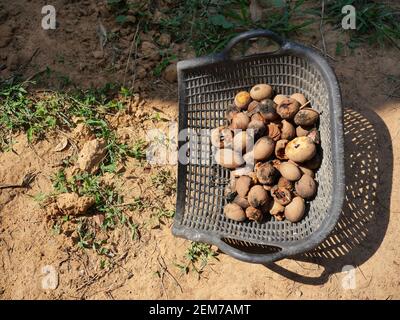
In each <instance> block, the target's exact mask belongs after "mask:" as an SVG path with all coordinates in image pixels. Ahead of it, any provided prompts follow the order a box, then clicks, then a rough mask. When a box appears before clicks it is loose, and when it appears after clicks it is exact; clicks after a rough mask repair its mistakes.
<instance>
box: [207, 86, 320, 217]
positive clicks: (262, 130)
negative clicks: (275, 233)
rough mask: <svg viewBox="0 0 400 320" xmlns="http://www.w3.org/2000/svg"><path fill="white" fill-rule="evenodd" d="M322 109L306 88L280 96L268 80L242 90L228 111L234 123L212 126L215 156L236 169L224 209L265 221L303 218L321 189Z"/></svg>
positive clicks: (228, 214)
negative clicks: (318, 177) (306, 93)
mask: <svg viewBox="0 0 400 320" xmlns="http://www.w3.org/2000/svg"><path fill="white" fill-rule="evenodd" d="M319 115H320V114H319V112H318V111H317V110H315V109H313V108H312V107H311V105H310V102H309V101H307V99H306V98H305V96H304V95H303V94H301V93H295V94H292V95H291V96H290V97H287V96H284V95H281V94H277V95H275V96H274V91H273V89H272V87H271V86H270V85H268V84H257V85H255V86H254V87H253V88H251V90H250V92H247V91H240V92H239V93H237V94H236V96H235V99H234V102H233V104H232V105H231V106H230V107H229V109H228V112H227V115H226V116H227V120H228V122H229V125H226V126H221V127H218V128H215V129H213V130H212V131H211V143H212V145H213V146H214V147H215V148H216V152H215V161H216V162H217V164H218V165H220V166H222V167H224V168H228V169H231V170H232V171H231V181H230V183H229V184H228V186H227V188H226V191H225V195H226V199H227V203H226V205H225V207H224V214H225V216H226V217H227V218H229V219H233V220H236V221H245V220H246V219H249V220H255V221H257V222H261V221H262V220H263V219H264V218H266V217H267V216H269V215H272V216H274V217H275V219H276V220H278V221H281V220H284V219H285V218H286V219H287V220H288V221H290V222H298V221H300V220H301V219H302V218H303V216H304V214H305V208H306V201H311V200H312V199H313V198H314V197H315V195H316V193H317V183H316V181H315V180H314V177H315V172H316V170H318V168H319V166H320V164H321V161H322V156H321V152H319V151H318V150H319V148H318V145H319V144H320V136H319V131H318V122H319Z"/></svg>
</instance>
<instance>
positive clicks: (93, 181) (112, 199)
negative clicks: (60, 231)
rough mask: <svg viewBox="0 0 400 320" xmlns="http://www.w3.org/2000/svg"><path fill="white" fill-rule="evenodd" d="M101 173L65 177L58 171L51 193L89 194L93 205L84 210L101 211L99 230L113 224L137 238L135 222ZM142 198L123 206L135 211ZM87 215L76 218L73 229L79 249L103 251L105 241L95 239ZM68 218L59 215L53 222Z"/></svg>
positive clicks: (96, 212) (94, 232)
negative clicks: (76, 234) (127, 230)
mask: <svg viewBox="0 0 400 320" xmlns="http://www.w3.org/2000/svg"><path fill="white" fill-rule="evenodd" d="M101 176H102V174H101V173H99V174H97V175H95V174H89V173H86V172H85V173H81V174H77V175H74V176H73V177H72V178H70V179H67V178H66V175H65V173H64V169H62V170H60V171H58V172H57V173H56V174H55V175H54V176H53V177H52V181H53V187H54V190H55V195H56V194H60V193H65V192H74V193H76V194H78V195H79V196H91V197H93V198H94V199H95V203H94V205H93V206H92V207H91V208H90V211H89V212H87V215H88V216H90V214H103V215H104V221H103V223H102V225H101V229H102V230H103V231H106V232H107V231H110V230H114V229H116V228H117V227H127V228H128V229H129V230H130V232H131V238H132V240H136V239H137V238H138V228H139V225H138V224H137V223H135V222H134V221H133V220H132V219H131V218H130V217H128V216H127V215H126V214H125V209H126V207H125V206H124V205H123V197H122V196H121V195H120V194H119V193H118V191H117V190H116V188H115V187H113V186H111V185H107V184H105V183H103V182H101ZM143 207H144V205H143V203H142V200H140V199H139V198H138V202H137V205H136V206H134V205H132V206H129V207H128V208H127V209H133V210H137V209H139V208H143ZM88 216H85V217H80V218H78V219H76V218H74V219H76V221H75V222H76V223H77V228H76V231H77V233H78V235H79V239H78V242H77V245H78V247H79V248H82V249H88V248H92V249H93V250H95V251H96V252H97V253H98V254H106V252H105V249H104V246H103V245H105V244H107V242H104V241H102V240H98V239H97V237H96V235H97V232H96V227H95V226H93V224H90V223H89V218H88ZM70 218H71V217H67V219H65V217H61V218H59V219H57V221H56V222H55V224H54V225H56V226H60V225H61V226H62V223H64V222H66V221H69V220H70Z"/></svg>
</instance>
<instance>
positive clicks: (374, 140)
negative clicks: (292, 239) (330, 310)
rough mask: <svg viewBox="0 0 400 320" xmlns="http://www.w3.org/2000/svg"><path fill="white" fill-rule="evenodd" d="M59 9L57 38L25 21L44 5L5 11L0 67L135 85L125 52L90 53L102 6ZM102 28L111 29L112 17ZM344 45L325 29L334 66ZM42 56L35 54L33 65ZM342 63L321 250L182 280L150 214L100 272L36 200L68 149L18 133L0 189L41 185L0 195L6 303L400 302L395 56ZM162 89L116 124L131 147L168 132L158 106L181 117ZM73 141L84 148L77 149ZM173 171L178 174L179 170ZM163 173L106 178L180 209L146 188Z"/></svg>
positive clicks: (222, 267)
mask: <svg viewBox="0 0 400 320" xmlns="http://www.w3.org/2000/svg"><path fill="white" fill-rule="evenodd" d="M64 2H66V1H54V3H55V5H56V7H57V6H59V7H62V8H63V9H62V10H61V11H60V12H59V13H58V16H59V21H60V28H59V29H57V30H56V31H50V32H46V31H44V30H42V29H41V28H39V23H40V19H41V16H40V15H39V14H38V16H37V17H36V16H30V15H28V12H38V13H40V7H41V5H42V4H41V3H40V4H34V3H33V2H30V1H27V2H26V3H24V2H23V1H19V2H16V3H15V4H14V5H13V6H11V5H5V6H6V8H5V11H6V12H7V15H6V17H2V19H3V21H1V24H2V25H3V24H8V25H10V26H12V27H13V30H12V33H11V38H10V39H9V40H7V43H6V44H5V45H4V46H3V47H2V48H1V49H0V50H1V51H0V59H2V60H1V61H0V62H1V63H4V64H6V65H7V67H8V68H7V69H6V70H5V71H3V74H4V76H7V75H9V74H10V73H11V72H15V71H16V70H17V69H18V68H21V70H20V71H21V72H22V73H23V74H24V75H25V76H26V77H30V76H32V75H33V74H35V73H37V72H40V71H41V70H42V69H43V68H45V67H46V66H50V67H51V68H52V69H54V70H57V71H58V72H59V73H60V74H64V75H65V74H66V75H68V76H69V77H70V78H71V80H72V81H73V82H74V83H77V84H79V85H81V86H90V85H101V84H104V83H105V82H109V81H120V82H122V81H124V78H126V79H128V80H126V79H125V80H126V81H127V83H128V84H129V85H132V78H133V72H134V70H133V71H132V70H131V69H129V68H130V66H129V68H128V69H129V70H128V72H127V73H126V72H125V67H124V64H125V63H126V54H124V53H122V54H121V55H120V56H118V55H116V56H115V57H114V56H113V46H110V47H107V50H109V51H107V52H106V53H105V55H104V58H103V57H101V58H98V57H97V55H96V54H95V55H94V54H93V52H95V51H98V50H99V47H98V46H99V44H98V38H97V35H96V28H97V26H98V20H97V18H96V17H97V14H96V12H95V10H96V9H95V8H96V6H93V4H92V2H90V1H86V3H88V5H87V6H84V7H83V11H82V12H80V13H79V15H80V16H81V17H76V12H77V10H78V9H77V7H76V5H75V2H71V3H70V4H65V5H64ZM83 2H85V1H83ZM3 9H4V8H3ZM78 11H79V10H78ZM102 23H103V24H104V25H105V26H106V27H107V28H112V27H113V24H112V22H111V19H110V20H107V19H106V18H105V19H103V21H102ZM68 28H69V29H68ZM134 31H135V30H131V31H130V32H126V36H124V37H122V39H123V41H122V40H121V41H120V42H119V43H116V44H114V45H115V46H116V47H120V48H121V50H122V51H121V52H125V51H124V50H127V49H129V44H130V40H131V39H132V38H131V37H132V34H133V32H134ZM339 36H340V35H339V34H338V33H337V32H334V31H326V34H325V38H326V45H327V48H328V52H329V53H330V54H331V55H332V56H334V48H335V43H336V40H337V38H338V37H339ZM77 39H78V40H79V41H78V42H79V43H80V45H78V46H77V45H76V43H77ZM298 40H301V41H303V42H305V43H308V44H310V45H311V44H312V45H315V46H317V47H322V46H321V41H320V37H319V34H318V32H316V33H315V37H314V38H312V39H310V38H308V37H303V38H299V39H298ZM171 46H173V47H176V52H177V53H178V56H179V57H180V58H183V57H186V56H190V55H191V54H192V53H191V52H190V50H186V49H185V48H184V47H181V46H176V45H175V44H172V45H171ZM36 48H39V49H40V50H39V51H37V53H36V54H35V55H33V53H34V52H35V51H36ZM117 52H120V51H117ZM60 55H62V56H63V59H62V60H63V63H60V59H61V58H60ZM95 56H96V57H95ZM112 59H116V60H115V64H116V66H115V64H114V65H113V68H115V69H112V70H114V71H110V66H111V62H110V61H111V60H112ZM118 59H119V60H118ZM335 59H336V61H333V60H331V59H330V63H331V64H332V66H333V67H334V69H335V71H336V73H337V75H338V78H339V81H340V84H341V88H342V94H343V105H344V129H345V164H346V201H345V204H344V206H343V213H342V217H341V219H340V222H339V224H338V226H337V228H336V229H335V231H334V232H333V234H332V235H331V236H330V238H329V239H328V240H326V241H325V242H324V243H323V245H321V246H320V247H319V248H318V249H316V250H315V251H313V252H311V253H307V254H304V255H301V256H298V257H295V258H293V259H285V260H282V261H279V262H277V263H275V264H273V265H269V266H263V265H252V264H247V263H243V262H240V261H237V260H235V259H233V258H231V257H229V256H227V255H224V254H222V253H220V254H219V255H218V260H213V259H211V260H210V262H209V264H208V265H207V266H206V268H205V269H204V272H203V273H202V274H201V276H199V275H198V274H197V273H195V272H193V271H191V272H189V273H188V274H183V273H182V272H181V270H180V269H179V268H178V267H177V266H176V264H179V263H184V254H185V251H186V248H187V246H188V244H189V242H188V241H186V240H183V239H178V238H175V237H174V236H172V235H171V232H170V224H171V221H170V220H167V221H166V222H165V224H161V225H160V226H159V227H156V228H154V227H153V226H147V225H146V221H148V219H149V218H150V212H149V210H147V209H143V210H142V211H141V212H140V213H139V214H137V213H136V214H137V216H135V220H136V221H137V222H138V223H141V224H142V225H143V228H142V229H141V237H140V238H139V239H138V240H134V241H132V240H131V239H130V234H129V233H128V232H127V231H126V230H123V229H122V230H116V231H115V232H113V233H112V234H111V235H110V237H111V242H112V244H113V246H114V248H113V252H114V253H115V257H114V259H113V261H114V262H113V264H112V265H110V266H108V267H106V268H104V269H101V268H100V267H99V261H100V258H99V256H98V255H96V254H94V253H93V252H92V251H91V250H80V249H78V248H76V247H74V246H73V245H72V244H71V243H70V242H69V241H70V240H69V238H67V237H65V235H63V234H60V235H55V234H54V233H53V232H52V230H51V228H50V227H49V223H48V221H47V220H46V217H45V215H44V213H43V210H42V209H41V208H40V206H39V205H38V203H37V201H35V200H34V199H33V196H34V195H36V194H38V193H39V192H43V193H46V192H51V191H52V184H51V181H50V179H49V177H50V176H51V174H53V173H54V172H56V171H57V165H58V163H59V162H60V160H62V159H63V158H64V157H65V156H66V154H68V152H71V150H70V149H67V150H65V151H62V152H54V146H55V145H56V144H57V143H58V142H59V141H60V139H61V138H62V136H61V135H60V134H57V133H53V134H49V135H48V136H47V137H46V139H44V140H42V141H39V142H38V143H37V144H35V145H34V146H30V145H29V144H28V143H27V140H26V138H25V135H24V134H20V135H18V136H16V141H17V143H16V144H15V145H14V151H15V152H4V153H1V154H0V183H1V184H3V183H20V182H21V180H22V179H23V177H24V175H25V174H26V173H28V172H32V171H35V172H37V173H38V175H37V177H36V179H35V180H34V183H33V184H32V187H31V189H29V190H24V189H3V190H0V270H1V272H0V298H1V299H49V298H50V299H60V298H61V299H146V298H148V299H165V298H172V299H213V298H214V299H399V298H400V289H399V288H400V249H399V246H398V234H399V233H400V181H399V177H400V149H399V148H400V144H399V143H397V140H398V139H400V100H399V98H398V97H399V95H400V90H399V89H398V88H399V83H394V82H392V81H390V76H394V77H397V79H399V78H400V64H399V52H398V50H396V49H377V48H369V47H366V48H360V49H357V50H355V52H354V54H350V53H348V52H347V53H345V55H344V56H340V57H335ZM21 66H22V67H21ZM139 80H141V79H139ZM152 81H153V80H152ZM157 81H158V83H157V82H151V83H155V86H157V88H156V89H157V90H154V89H155V88H154V85H153V84H152V85H149V84H148V83H149V82H148V81H147V82H146V79H144V80H141V81H137V83H136V84H133V85H134V86H135V90H142V91H141V96H142V97H143V98H144V101H145V103H144V106H143V109H144V113H143V112H139V113H137V112H136V113H133V114H131V120H129V121H121V123H120V124H119V126H118V130H119V131H120V132H123V133H124V134H125V138H126V139H127V141H131V140H132V141H133V139H135V138H137V137H143V136H144V134H145V130H147V129H150V128H153V127H154V126H159V128H160V129H161V130H167V127H166V124H165V123H161V124H160V123H156V122H154V120H151V119H149V118H148V117H147V118H146V113H147V115H148V114H149V113H151V112H152V110H154V108H156V109H159V110H162V114H163V116H164V117H165V118H167V119H169V120H176V119H177V117H178V107H177V93H176V83H169V82H167V81H165V80H162V79H161V80H157ZM53 83H55V82H53ZM142 83H143V85H142ZM396 85H397V90H396ZM141 86H143V88H144V89H141ZM396 95H397V97H396ZM71 134H73V133H71ZM76 143H77V144H78V147H80V146H81V144H82V141H79V140H77V141H76ZM168 168H169V169H171V170H172V171H173V172H175V167H174V166H168ZM160 169H162V168H160V167H158V166H140V165H138V163H136V162H135V161H134V160H129V161H127V162H126V163H125V170H124V173H123V174H122V175H120V176H119V177H109V178H110V179H111V180H112V179H114V180H115V183H117V184H120V187H121V188H122V190H124V193H125V196H126V200H127V201H129V199H133V198H134V197H135V196H137V195H140V194H142V195H144V197H145V198H146V199H147V200H148V201H150V202H152V204H156V203H157V202H161V203H162V204H163V205H165V207H166V208H171V209H173V208H174V204H175V194H174V193H172V194H171V195H168V194H165V192H164V191H163V190H159V189H156V188H154V187H152V186H151V182H150V177H151V175H152V174H154V173H155V172H157V171H159V170H160ZM346 265H347V266H348V265H352V266H354V268H355V269H354V270H353V271H350V273H351V274H352V275H354V276H355V280H356V282H355V287H354V288H352V289H349V288H348V286H347V287H346V283H347V282H346V279H348V275H349V273H345V272H342V268H343V267H344V266H346ZM45 266H53V267H54V268H55V270H56V271H57V273H58V280H59V284H58V287H57V289H55V290H43V289H42V286H41V283H42V279H43V277H44V273H43V270H42V268H43V267H45Z"/></svg>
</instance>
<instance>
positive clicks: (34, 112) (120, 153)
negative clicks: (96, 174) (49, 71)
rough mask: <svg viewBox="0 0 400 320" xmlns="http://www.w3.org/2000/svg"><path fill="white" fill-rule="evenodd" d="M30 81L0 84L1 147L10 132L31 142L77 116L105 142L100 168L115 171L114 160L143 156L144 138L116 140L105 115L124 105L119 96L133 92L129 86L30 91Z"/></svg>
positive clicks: (5, 145)
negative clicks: (129, 141) (120, 141)
mask: <svg viewBox="0 0 400 320" xmlns="http://www.w3.org/2000/svg"><path fill="white" fill-rule="evenodd" d="M30 84H31V83H26V82H22V83H16V84H3V85H1V87H0V149H2V150H7V149H9V147H10V144H11V143H12V134H13V133H16V132H20V131H23V132H26V135H27V138H28V141H29V142H33V141H36V140H37V139H41V138H43V137H44V134H45V133H46V132H48V131H50V130H55V129H56V128H59V129H64V128H66V129H70V128H73V127H74V126H75V124H74V122H73V121H72V119H73V117H79V118H81V119H83V122H84V123H85V124H86V125H87V126H88V127H89V128H90V130H91V131H92V132H93V133H94V134H95V135H96V137H98V138H103V139H104V140H105V141H106V142H107V146H106V151H107V156H106V158H105V160H104V161H103V163H102V166H101V169H102V171H104V172H114V171H115V170H116V163H117V162H118V161H120V160H123V159H125V158H126V157H128V156H130V157H134V158H136V159H138V160H143V159H145V157H146V155H145V151H144V149H145V147H146V144H145V142H144V141H143V140H138V141H137V142H136V143H134V145H133V146H132V147H131V146H128V145H127V144H123V143H119V142H118V140H117V138H116V135H115V132H114V130H113V129H112V128H111V126H110V124H109V123H108V121H107V119H106V116H107V115H112V114H115V113H117V112H118V111H120V110H123V109H124V108H125V105H124V103H123V102H122V101H121V99H118V96H119V95H121V96H122V97H125V98H126V97H129V96H130V95H132V93H131V92H130V91H129V90H128V89H126V88H121V89H120V91H118V89H117V86H115V85H111V84H108V85H106V86H104V87H103V88H99V89H96V90H94V89H92V90H86V91H75V92H69V93H60V92H47V93H45V94H40V95H30V94H29V93H28V90H27V87H28V86H29V85H30Z"/></svg>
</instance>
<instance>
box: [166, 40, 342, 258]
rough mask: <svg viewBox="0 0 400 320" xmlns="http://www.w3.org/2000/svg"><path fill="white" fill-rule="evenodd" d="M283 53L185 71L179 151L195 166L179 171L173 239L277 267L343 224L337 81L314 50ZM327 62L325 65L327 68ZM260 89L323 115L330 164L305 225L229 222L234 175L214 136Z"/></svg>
mask: <svg viewBox="0 0 400 320" xmlns="http://www.w3.org/2000/svg"><path fill="white" fill-rule="evenodd" d="M281 45H282V48H281V50H280V51H279V52H277V53H275V54H265V55H262V54H261V55H255V56H250V57H244V58H242V59H240V60H231V59H230V58H229V55H226V54H221V55H216V56H213V57H206V58H200V59H195V60H189V61H184V62H181V63H180V64H179V65H178V73H179V94H180V99H179V102H180V114H179V116H180V119H179V121H180V124H179V126H180V129H181V130H182V129H187V135H185V137H186V140H185V141H181V142H180V147H183V148H188V150H187V152H186V153H187V155H188V159H187V161H188V163H187V164H185V163H180V164H179V168H178V199H177V213H176V216H175V220H174V226H173V233H174V234H176V235H179V236H183V237H185V238H189V239H192V240H201V241H205V242H208V243H213V244H216V245H218V246H219V247H220V248H221V249H222V250H223V251H225V252H227V253H228V254H231V255H233V256H235V257H236V258H239V259H241V260H245V261H249V262H268V261H269V260H277V259H280V258H283V257H285V256H289V255H292V254H295V253H298V252H301V251H304V250H306V249H308V248H312V247H313V246H315V245H317V244H318V243H319V242H320V241H322V240H323V238H324V237H325V236H326V235H327V233H328V232H329V231H330V229H331V228H332V227H333V226H334V224H335V223H336V221H337V217H338V216H339V212H340V206H339V207H338V206H337V204H339V205H341V198H342V197H343V190H342V185H343V167H342V159H343V151H342V148H343V146H342V140H341V139H342V132H341V106H340V94H339V89H338V86H337V83H336V79H335V77H334V76H333V77H332V74H333V73H332V74H331V73H329V72H331V70H330V68H329V66H328V65H327V63H326V62H325V60H323V59H322V58H321V57H320V56H319V55H317V54H316V53H315V52H312V55H311V53H310V52H311V51H310V49H308V48H304V47H302V46H299V45H297V44H293V43H289V42H282V43H281ZM315 57H317V58H318V59H317V60H315ZM321 59H322V60H321ZM321 61H322V62H323V63H325V65H322V66H321V65H320V63H321ZM326 70H328V71H329V72H328V74H327V72H326ZM257 83H268V84H270V85H271V86H272V87H273V88H274V90H275V91H276V92H278V93H282V94H285V95H290V94H292V93H294V92H302V93H303V94H304V95H305V96H306V97H307V98H308V99H309V100H310V101H311V104H312V106H313V108H315V109H317V110H318V111H320V112H321V116H320V125H319V130H320V134H321V146H322V149H323V161H322V165H321V167H320V169H319V171H318V173H317V174H316V180H317V182H318V194H317V196H316V198H315V199H314V200H313V201H311V202H309V203H308V205H307V210H306V212H307V213H306V216H305V217H304V218H303V219H302V220H301V221H300V222H298V223H290V222H288V221H276V220H275V219H274V218H273V217H271V218H269V219H268V220H267V221H265V222H263V223H257V222H254V221H253V222H252V221H247V222H236V221H233V220H230V219H227V218H226V217H225V216H224V214H223V207H224V205H225V204H226V201H227V199H226V198H225V196H224V189H225V186H226V184H227V183H228V182H229V177H230V172H229V170H227V169H224V168H222V167H220V166H218V165H217V164H215V161H214V160H213V150H212V145H211V144H210V139H209V133H210V129H213V128H215V127H217V126H219V125H222V124H224V123H225V121H226V120H225V114H226V109H227V107H228V105H229V104H230V103H232V101H233V98H234V96H235V94H236V93H237V92H238V91H240V90H249V89H250V88H251V87H252V86H253V85H255V84H257ZM338 202H339V203H338ZM321 228H322V229H321ZM317 231H318V232H317ZM313 235H314V237H313ZM254 249H257V250H254Z"/></svg>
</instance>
